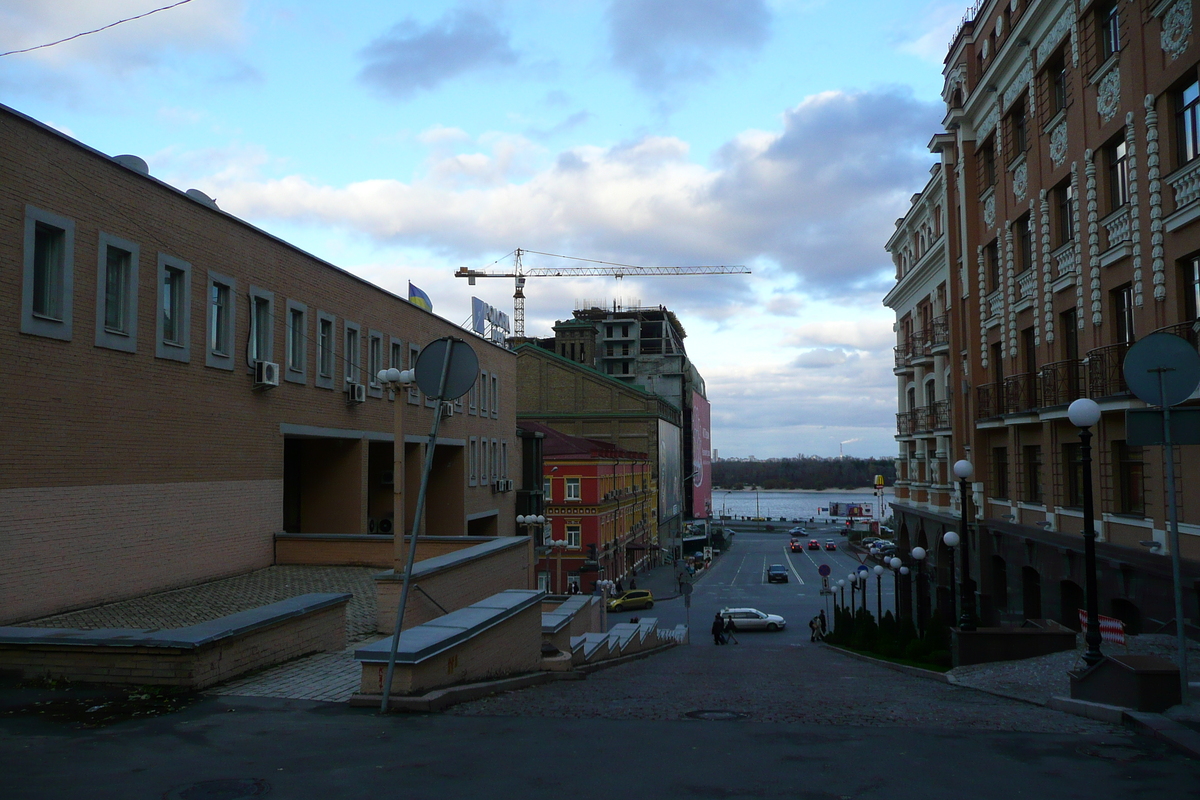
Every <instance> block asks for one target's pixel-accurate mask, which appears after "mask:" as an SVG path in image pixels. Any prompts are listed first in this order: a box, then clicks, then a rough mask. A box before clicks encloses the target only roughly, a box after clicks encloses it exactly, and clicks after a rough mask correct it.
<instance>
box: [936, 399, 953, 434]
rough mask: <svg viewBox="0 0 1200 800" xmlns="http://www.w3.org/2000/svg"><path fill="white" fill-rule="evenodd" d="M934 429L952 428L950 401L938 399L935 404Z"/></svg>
mask: <svg viewBox="0 0 1200 800" xmlns="http://www.w3.org/2000/svg"><path fill="white" fill-rule="evenodd" d="M932 416H933V429H934V430H935V431H944V430H948V429H949V428H950V401H949V400H938V401H937V402H936V403H934V404H933V412H932Z"/></svg>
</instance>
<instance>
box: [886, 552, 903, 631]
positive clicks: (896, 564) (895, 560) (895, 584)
mask: <svg viewBox="0 0 1200 800" xmlns="http://www.w3.org/2000/svg"><path fill="white" fill-rule="evenodd" d="M903 564H904V562H903V561H901V560H900V558H899V557H898V556H892V557H891V558H889V559H888V562H887V565H888V566H889V567H891V568H892V594H893V595H894V598H895V601H896V622H899V621H900V567H901V566H903Z"/></svg>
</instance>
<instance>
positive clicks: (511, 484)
mask: <svg viewBox="0 0 1200 800" xmlns="http://www.w3.org/2000/svg"><path fill="white" fill-rule="evenodd" d="M512 490H513V482H512V479H511V478H509V480H508V491H510V492H511V491H512Z"/></svg>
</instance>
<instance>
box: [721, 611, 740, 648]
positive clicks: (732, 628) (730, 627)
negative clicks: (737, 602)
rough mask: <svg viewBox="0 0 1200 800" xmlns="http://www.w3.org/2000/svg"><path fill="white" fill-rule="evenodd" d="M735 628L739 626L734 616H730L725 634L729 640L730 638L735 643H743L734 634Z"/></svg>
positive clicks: (726, 623)
mask: <svg viewBox="0 0 1200 800" xmlns="http://www.w3.org/2000/svg"><path fill="white" fill-rule="evenodd" d="M735 630H737V626H736V625H734V624H733V617H730V618H729V619H728V620H727V621H726V622H725V635H726V636H727V637H728V638H729V640H730V641H732V642H733V643H734V644H741V642H739V641H738V640H737V637H736V636H734V635H733V632H734V631H735Z"/></svg>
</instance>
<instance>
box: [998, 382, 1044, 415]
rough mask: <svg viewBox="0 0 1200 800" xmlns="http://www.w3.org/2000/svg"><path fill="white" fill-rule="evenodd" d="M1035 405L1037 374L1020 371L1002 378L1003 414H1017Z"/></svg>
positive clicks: (1036, 405)
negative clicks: (1017, 373)
mask: <svg viewBox="0 0 1200 800" xmlns="http://www.w3.org/2000/svg"><path fill="white" fill-rule="evenodd" d="M1037 407H1038V400H1037V376H1036V375H1035V374H1034V373H1032V372H1022V373H1021V374H1020V375H1010V376H1008V377H1007V378H1005V379H1004V413H1005V414H1019V413H1021V412H1022V411H1032V410H1034V409H1036V408H1037Z"/></svg>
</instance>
